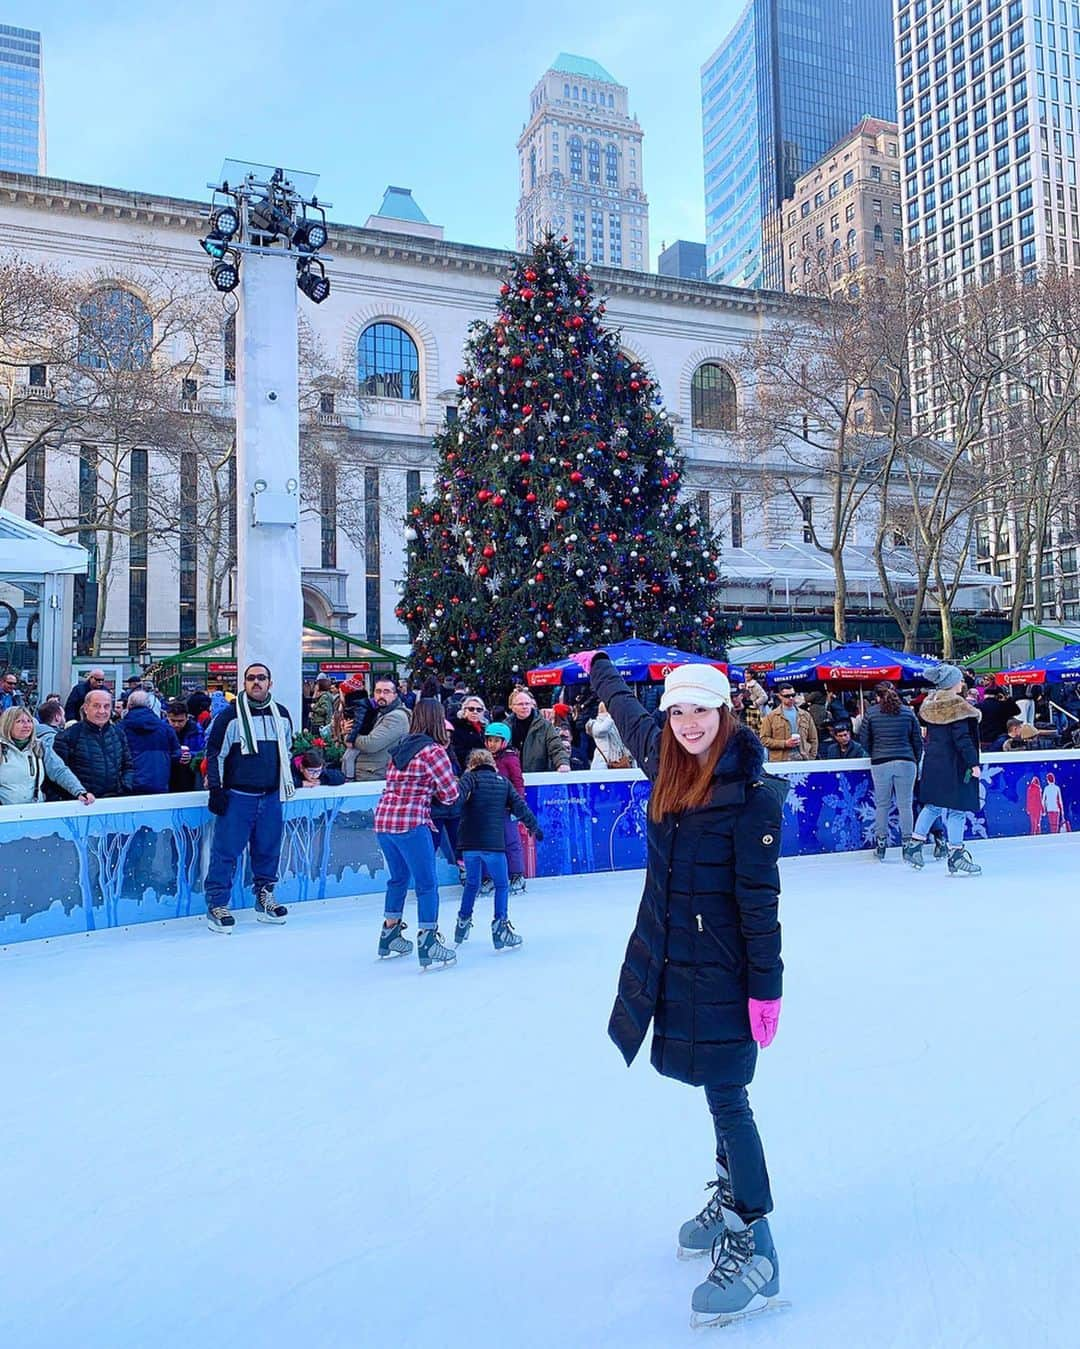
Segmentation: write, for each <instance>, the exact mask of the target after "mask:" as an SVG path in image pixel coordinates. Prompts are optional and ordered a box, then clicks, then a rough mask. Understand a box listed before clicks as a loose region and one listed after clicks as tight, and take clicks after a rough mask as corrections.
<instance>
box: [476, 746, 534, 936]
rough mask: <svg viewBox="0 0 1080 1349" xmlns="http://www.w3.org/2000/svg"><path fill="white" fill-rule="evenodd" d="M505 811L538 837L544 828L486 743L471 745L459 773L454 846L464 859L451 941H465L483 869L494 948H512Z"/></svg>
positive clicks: (512, 930)
mask: <svg viewBox="0 0 1080 1349" xmlns="http://www.w3.org/2000/svg"><path fill="white" fill-rule="evenodd" d="M509 816H513V817H514V818H515V819H518V820H521V822H522V823H523V824H524V825H525V828H526V829H528V831H529V833H530V834H532V836H533V838H535V839H537V840H538V841H539V840H541V839H543V837H544V831H543V830H542V829H541V828H540V826H539V824H538V823H537V820H536V816H535V815H534V814H533V813H532V811H531V810H530V809H529V807H528V805H526V803H525V798H524V797H523V796H521V795H519V793H518V792H517V791H515V790H514V788H513V787H512V786H511V784H510V782H509V781H508V780H507V779H506V778H505V777H503V776H502V774H501V773H499V771H498V770H497V768H496V766H495V756H494V755H493V754H492V753H491V751H490V750H487V749H474V750H473V751H472V753H471V754H470V755H469V758H468V761H467V763H466V765H465V772H464V773H463V774H462V777H461V818H460V820H459V821H458V838H457V841H458V851H459V852H460V853H461V855H462V857H464V859H465V888H464V890H463V891H462V894H461V907H460V908H459V910H458V916H457V924H456V926H455V928H454V945H455V946H460V945H461V944H462V942H464V941H467V940H468V937H469V932H470V931H471V930H472V925H473V924H472V915H473V906H474V905H475V903H476V896H477V894H478V892H479V890H480V882H481V880H482V879H483V877H484V874H485V873H486V874H487V875H488V877H489V878H490V879H491V882H492V884H493V885H494V887H495V916H494V918H493V919H492V923H491V940H492V943H493V945H494V947H495V949H496V951H506V950H513V949H514V948H515V947H518V946H520V945H521V937H520V936H519V935H518V934H517V933H516V932H515V931H514V929H513V927H512V926H511V924H510V914H509V896H510V873H509V871H508V869H507V864H506V829H505V823H506V820H507V818H508V817H509Z"/></svg>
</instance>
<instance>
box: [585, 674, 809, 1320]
mask: <svg viewBox="0 0 1080 1349" xmlns="http://www.w3.org/2000/svg"><path fill="white" fill-rule="evenodd" d="M573 659H574V660H575V661H577V662H578V664H580V665H583V667H584V668H585V669H587V670H589V673H590V682H591V685H592V691H593V693H594V694H595V695H596V697H597V698H598V699H600V700H601V701H602V702H603V703H604V704H605V705H606V707H607V710H608V712H609V713H610V715H611V717H612V720H613V721H614V722H615V725H616V727H617V729H618V732H619V735H620V737H621V738H622V741H623V743H624V744H625V745H626V748H627V749H628V750H629V752H630V753H631V754H632V755H633V757H634V760H635V761H636V762H637V763H638V764H639V765H640V767H641V768H642V770H643V771H644V773H645V775H646V777H647V778H648V779H649V781H650V782H651V784H652V791H651V795H650V801H649V816H648V829H647V842H648V867H647V872H646V877H645V892H644V895H643V897H642V900H641V904H640V907H639V909H638V914H637V922H636V925H635V927H634V931H633V933H632V935H631V937H630V942H629V945H628V947H627V950H626V957H625V960H624V962H623V967H622V972H621V974H620V976H619V987H618V994H617V997H616V1000H615V1007H614V1010H613V1011H612V1014H611V1022H610V1025H609V1027H608V1032H609V1034H610V1035H611V1038H612V1039H613V1040H614V1041H615V1043H616V1045H617V1046H618V1047H619V1049H620V1050H621V1051H622V1054H623V1056H624V1058H625V1059H626V1061H627V1063H630V1062H631V1061H632V1060H633V1059H634V1057H635V1056H636V1054H637V1052H638V1050H639V1049H640V1047H641V1045H642V1042H643V1041H644V1039H645V1036H646V1034H647V1032H648V1029H649V1025H650V1023H652V1030H653V1038H652V1063H653V1067H654V1068H656V1070H657V1071H658V1072H660V1073H662V1074H663V1075H664V1076H666V1077H673V1078H675V1079H676V1080H678V1081H680V1082H686V1083H689V1084H691V1085H692V1086H703V1087H704V1088H705V1096H706V1101H707V1103H708V1105H709V1109H710V1112H711V1114H712V1117H713V1126H714V1131H715V1135H716V1179H715V1180H712V1181H710V1183H709V1187H708V1188H711V1189H712V1191H713V1193H712V1196H711V1198H710V1199H709V1202H708V1203H707V1204H706V1206H705V1208H704V1209H702V1211H701V1212H700V1213H699V1214H698V1215H697V1217H696V1218H693V1219H691V1220H690V1221H688V1222H686V1223H684V1224H683V1226H682V1229H681V1231H680V1233H679V1245H680V1253H681V1254H682V1255H684V1256H685V1257H687V1258H689V1257H691V1256H698V1255H706V1254H709V1253H711V1254H712V1257H713V1269H712V1272H711V1273H710V1274H709V1276H708V1278H707V1279H706V1281H705V1282H704V1283H702V1284H701V1285H700V1286H699V1287H698V1288H697V1289H696V1290H695V1292H694V1296H693V1304H692V1305H693V1313H694V1317H695V1319H696V1323H698V1324H705V1323H719V1322H722V1321H725V1320H729V1319H731V1318H732V1317H735V1316H739V1315H742V1314H743V1313H745V1312H746V1311H747V1310H751V1309H756V1305H763V1304H764V1303H767V1302H768V1300H769V1299H771V1298H773V1297H775V1296H776V1294H777V1293H778V1291H779V1264H778V1261H777V1257H776V1249H775V1246H774V1245H773V1241H772V1236H771V1234H770V1232H769V1224H768V1220H767V1218H766V1216H765V1215H766V1214H767V1213H769V1212H770V1211H771V1209H772V1206H773V1204H772V1195H771V1192H770V1188H769V1176H768V1171H767V1169H766V1165H765V1154H764V1150H763V1148H762V1145H761V1139H760V1137H759V1136H758V1131H757V1126H756V1124H755V1123H754V1117H753V1114H752V1113H751V1110H750V1104H749V1101H748V1099H747V1094H746V1087H747V1085H748V1084H749V1082H750V1081H751V1080H752V1078H753V1076H754V1068H755V1065H756V1062H757V1055H758V1047H759V1046H760V1047H761V1048H764V1047H765V1046H767V1045H768V1044H770V1043H771V1042H772V1039H773V1036H774V1035H775V1033H776V1026H777V1021H778V1019H779V1014H780V995H781V978H782V972H783V965H782V962H781V959H780V924H779V922H778V919H777V906H778V899H779V893H780V878H779V870H778V866H777V863H778V859H779V856H780V828H781V810H782V806H783V799H784V795H785V792H786V784H784V783H783V782H781V781H780V780H778V779H776V778H770V777H767V776H766V775H764V774H763V772H762V764H763V758H764V754H763V750H762V746H761V743H760V741H759V740H758V738H757V736H755V735H754V734H753V733H752V732H751V731H748V730H747V729H746V727H744V726H742V725H740V723H739V722H738V720H737V719H736V717H735V716H734V714H733V713H732V710H731V689H730V685H729V684H728V680H727V677H726V676H725V675H723V674H722V673H721V672H720V671H719V670H717V669H715V668H714V667H712V666H709V665H682V666H679V667H677V668H676V669H675V670H673V671H672V672H671V673H670V674H669V675H668V677H667V679H666V681H665V684H664V693H663V696H662V698H661V700H660V708H661V710H663V711H665V712H667V714H668V716H667V721H666V723H665V726H664V729H663V730H662V731H661V730H660V729H659V728H658V727H657V725H656V723H655V721H654V720H653V718H652V716H650V714H649V713H648V712H646V711H645V709H644V708H643V707H642V705H641V704H640V703H639V702H638V700H637V698H636V697H635V696H634V694H633V693H632V691H631V690H630V689H629V688H628V687H627V685H626V684H625V683H624V682H623V681H622V679H621V678H620V677H619V675H618V673H617V671H616V670H615V667H614V665H613V664H612V663H611V661H610V660H609V659H608V657H607V656H606V655H605V654H604V653H603V652H601V653H599V654H597V653H592V652H583V653H580V654H578V655H575V656H574V657H573Z"/></svg>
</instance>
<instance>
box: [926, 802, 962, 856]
mask: <svg viewBox="0 0 1080 1349" xmlns="http://www.w3.org/2000/svg"><path fill="white" fill-rule="evenodd" d="M942 816H944V818H945V833H946V835H947V836H948V839H949V847H950V848H962V847H963V846H964V821H965V820H966V819H967V814H966V812H965V811H962V810H950V809H949V808H948V807H947V806H923V808H922V810H920V811H919V818H918V819H917V820H916V821H915V835H914V836H915V838H916V839H920V838H921V839H927V838H929V837H930V830H931V829H933V827H934V825H935V824H937V822H938V820H940V819H941V818H942Z"/></svg>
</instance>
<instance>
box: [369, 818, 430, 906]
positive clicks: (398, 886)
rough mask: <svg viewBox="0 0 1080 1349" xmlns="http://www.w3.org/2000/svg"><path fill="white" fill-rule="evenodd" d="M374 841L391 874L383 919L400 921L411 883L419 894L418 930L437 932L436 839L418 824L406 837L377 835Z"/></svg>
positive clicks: (387, 886) (409, 830) (404, 835)
mask: <svg viewBox="0 0 1080 1349" xmlns="http://www.w3.org/2000/svg"><path fill="white" fill-rule="evenodd" d="M375 838H376V841H377V842H378V844H379V847H380V848H381V849H382V855H383V857H385V858H386V869H387V871H388V872H389V873H390V879H389V880H388V881H387V882H386V904H385V906H384V908H383V917H384V918H400V917H401V915H402V913H404V911H405V896H406V895H407V894H408V892H409V884H410V882H411V883H412V887H413V889H414V890H415V891H416V912H417V927H418V928H419V929H420V931H421V932H423V931H425V929H427V928H432V929H434V928H437V927H438V926H439V886H438V882H437V881H436V879H435V835H434V834H433V833H432V832H431V830H430V829H429V828H428V827H427V825H426V824H418V825H417V826H416V828H415V829H407V830H406V831H405V832H404V833H403V834H376V835H375Z"/></svg>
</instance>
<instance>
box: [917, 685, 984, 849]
mask: <svg viewBox="0 0 1080 1349" xmlns="http://www.w3.org/2000/svg"><path fill="white" fill-rule="evenodd" d="M926 678H927V681H928V682H929V683H930V685H931V692H930V693H928V694H927V696H926V697H925V698H924V699H923V704H922V707H921V708H920V709H919V716H920V717H921V718H922V720H923V722H924V723H925V725H926V746H925V749H924V751H923V762H922V772H921V774H920V776H919V800H920V802H921V803H922V809H921V810H920V811H919V818H918V819H917V820H916V821H915V832H914V833H913V834H912V835H911V842H910V843H908V844H906V845H905V847H904V861H905V862H909V863H910V864H911V865H912V866H913V867H915V868H916V869H917V870H919V869H921V868H922V866H923V864H924V859H923V855H922V845H923V844H924V843H925V842H926V840H927V838H929V836H930V830H931V829H932V828H933V826H934V824H935V823H936V822H937V821H938V820H939V819H941V818H942V817H944V820H945V831H946V833H947V835H948V839H949V874H950V875H951V876H978V875H980V874H981V872H982V868H981V867H979V866H976V864H975V862H974V861H973V860H972V857H971V854H970V853H969V852H968V850H967V849H966V848H965V847H964V824H965V820H966V818H967V816H968V814H969V813H972V814H973V813H974V812H975V811H977V810H978V809H979V775H980V773H981V772H982V769H981V768H980V767H979V722H980V721H981V719H982V718H981V713H980V712H979V709H978V708H977V707H973V706H972V704H971V703H969V702H968V700H967V698H966V697H965V696H964V693H965V684H964V676H963V675H962V674H961V672H960V671H959V670H958V669H957V667H956V666H955V665H945V664H942V665H936V666H934V667H933V668H932V669H931V670H930V672H929V674H928V675H927V676H926Z"/></svg>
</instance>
